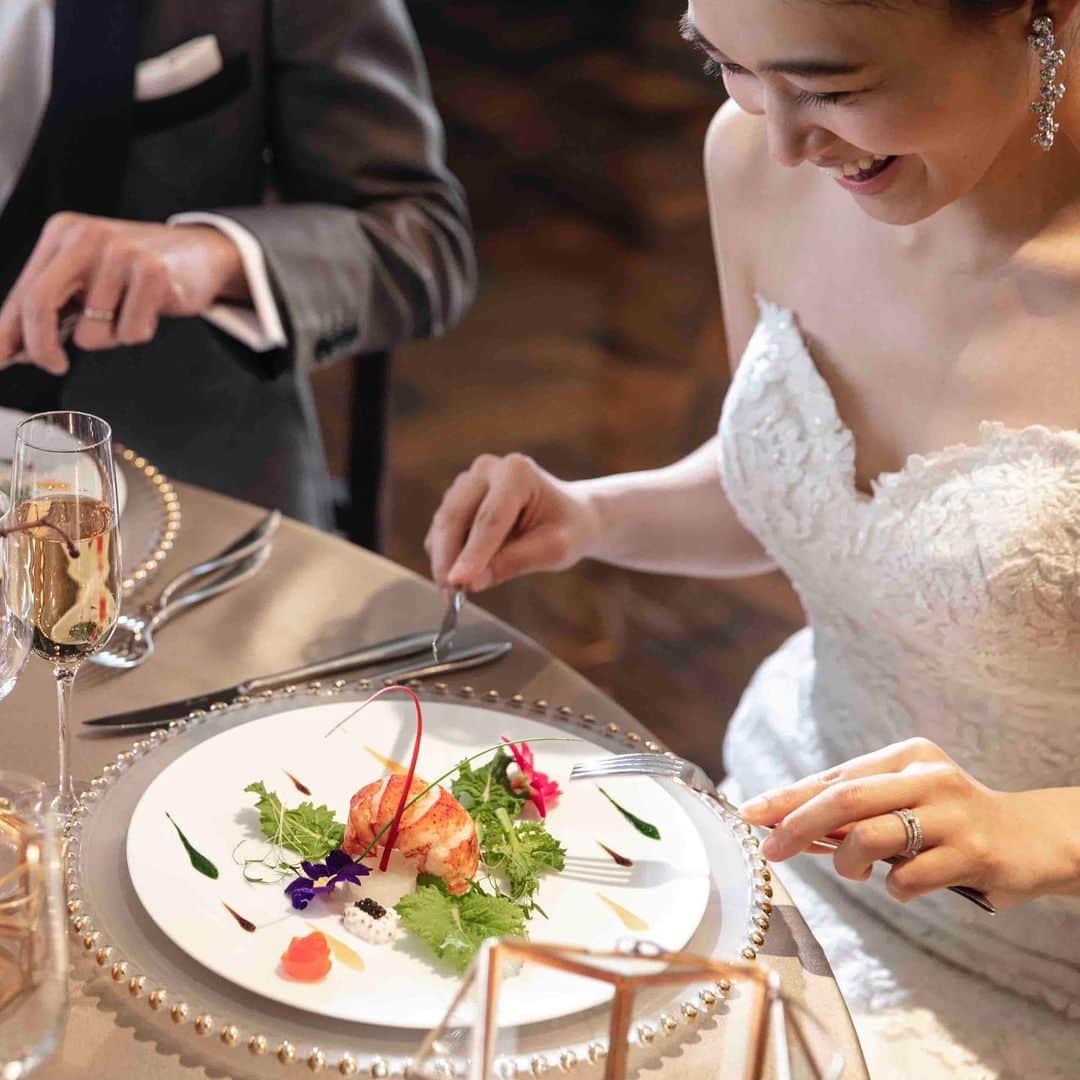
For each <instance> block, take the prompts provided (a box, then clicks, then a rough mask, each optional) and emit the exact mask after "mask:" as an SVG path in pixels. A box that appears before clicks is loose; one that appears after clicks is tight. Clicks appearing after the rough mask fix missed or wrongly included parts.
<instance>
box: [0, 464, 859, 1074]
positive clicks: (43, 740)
mask: <svg viewBox="0 0 1080 1080" xmlns="http://www.w3.org/2000/svg"><path fill="white" fill-rule="evenodd" d="M177 490H178V492H179V494H180V497H181V506H182V508H183V512H184V525H183V528H182V529H181V532H180V537H179V539H178V541H177V544H176V548H175V550H174V551H173V553H172V555H171V557H170V558H169V560H168V562H167V563H166V564H165V567H164V569H163V571H162V577H161V578H160V579H159V580H158V581H156V582H154V583H152V584H151V585H150V586H149V587H148V588H147V590H146V591H147V594H148V596H153V595H155V589H156V588H158V587H160V585H161V584H162V583H163V582H164V581H165V580H168V578H169V577H171V576H172V575H173V574H175V573H177V572H179V571H180V570H181V569H183V568H184V567H187V566H190V565H192V564H193V563H195V562H197V561H199V560H200V559H203V558H205V557H207V556H209V555H212V554H214V553H215V552H216V551H218V550H219V549H220V548H221V547H223V546H224V545H225V544H226V543H227V542H229V541H230V540H232V539H233V538H235V537H236V536H238V535H239V534H240V533H241V532H243V531H245V530H246V529H248V528H250V526H251V525H252V524H254V522H255V521H256V520H257V519H258V517H259V516H260V514H261V513H262V511H260V510H258V509H257V508H256V507H254V506H251V505H248V504H246V503H242V502H237V501H235V500H233V499H229V498H225V497H224V496H221V495H216V494H213V493H211V492H208V491H206V490H203V489H201V488H196V487H192V486H189V485H184V484H178V485H177ZM136 599H138V598H136ZM441 609H442V602H441V598H440V596H439V594H438V592H437V590H436V589H435V588H434V587H433V586H432V585H431V583H430V582H428V581H425V580H423V579H422V578H419V577H417V576H416V575H415V574H413V573H411V572H410V571H408V570H405V569H404V568H403V567H400V566H398V565H396V564H394V563H392V562H389V561H388V560H386V559H383V558H381V557H379V556H377V555H373V554H372V553H370V552H367V551H364V550H363V549H361V548H358V547H356V546H354V545H352V544H349V543H347V542H345V541H343V540H340V539H338V538H336V537H334V536H331V535H329V534H326V533H322V532H319V531H317V530H315V529H312V528H310V527H308V526H306V525H302V524H300V523H298V522H294V521H289V520H286V521H285V522H283V524H282V527H281V530H280V532H279V533H278V536H277V539H276V541H275V546H274V552H273V555H272V556H271V559H270V562H269V563H268V565H267V567H266V568H265V569H264V570H263V572H262V574H261V575H260V577H259V578H257V579H255V581H254V582H250V583H248V584H246V585H244V586H241V587H240V588H239V589H237V590H236V591H234V592H232V593H229V594H228V595H226V596H224V597H221V598H218V599H215V600H213V601H210V602H209V603H208V604H206V605H204V606H202V607H198V608H196V609H194V610H193V611H191V612H188V613H185V614H184V616H182V618H181V619H179V620H178V621H177V622H176V623H175V624H174V625H172V626H170V627H169V628H168V629H166V630H164V631H163V632H162V637H161V641H160V645H161V648H160V651H159V652H158V653H157V654H156V655H155V657H154V659H153V660H152V661H151V662H150V663H148V664H147V665H145V666H144V667H142V668H140V669H138V670H135V671H131V672H128V673H126V674H124V675H123V676H122V677H117V678H113V679H109V680H107V681H97V682H94V683H92V684H91V685H88V686H85V687H80V686H79V685H78V683H77V684H76V695H75V708H74V716H75V717H76V718H80V717H89V716H95V715H99V714H101V713H105V712H111V711H116V710H118V709H123V708H135V707H138V706H140V705H149V704H153V703H155V702H159V701H165V700H169V699H172V698H177V697H183V696H187V695H190V694H194V693H199V692H203V691H210V690H215V689H218V688H221V687H225V686H229V685H231V684H233V683H235V682H238V681H239V680H240V679H242V678H245V677H248V676H251V675H255V674H258V673H262V672H268V671H277V670H281V669H284V668H288V667H292V666H294V665H296V664H299V663H304V662H307V661H310V660H315V659H318V658H320V657H323V656H329V655H332V654H334V653H336V652H343V651H345V650H346V649H348V648H350V647H355V646H359V645H361V644H363V643H365V642H370V641H377V640H381V639H383V638H386V637H390V636H393V635H395V634H402V633H406V632H409V631H413V630H415V629H416V628H417V627H418V626H424V625H436V624H437V622H438V619H439V616H440V615H441ZM485 625H487V626H488V627H491V626H492V625H497V626H498V633H499V635H500V636H504V637H508V638H510V639H512V640H513V641H514V645H515V648H514V651H513V653H512V654H511V656H510V657H509V658H508V659H506V660H503V661H501V662H500V663H499V664H497V665H495V666H493V667H491V668H488V669H480V670H477V671H473V672H468V673H465V675H463V676H459V677H458V679H457V680H453V679H451V680H448V681H450V682H451V683H452V685H460V684H462V683H466V682H468V683H471V684H473V685H474V686H476V687H477V689H478V690H481V689H482V690H486V689H489V688H490V689H495V690H497V691H499V692H500V694H512V693H515V692H520V693H522V694H524V695H525V696H526V697H527V698H529V699H530V700H531V699H536V698H544V699H546V700H548V701H550V702H552V703H558V704H560V705H562V704H565V705H568V706H570V707H571V708H573V709H574V710H576V711H588V712H592V713H594V714H596V715H597V716H598V717H600V718H602V719H603V720H604V721H605V722H607V721H614V722H615V723H618V724H619V725H620V726H622V727H624V728H625V729H627V730H636V731H638V732H640V733H641V734H642V736H643V738H649V737H651V736H650V735H649V733H648V732H647V731H646V729H645V728H644V727H642V725H640V724H639V723H638V722H637V721H635V720H634V718H633V717H631V716H630V715H629V714H628V713H627V712H626V711H625V710H624V709H622V708H620V707H619V706H618V705H617V704H615V702H613V701H612V700H611V699H610V698H608V697H606V696H605V695H604V694H602V693H601V692H600V691H599V690H597V689H596V688H595V687H593V686H592V685H591V684H590V683H588V682H587V681H586V680H585V679H584V678H582V677H581V676H580V675H578V674H576V673H575V672H574V671H573V670H572V669H571V668H569V667H567V666H566V665H565V664H563V663H561V662H560V661H558V660H556V659H554V658H553V657H552V656H550V655H549V654H548V653H546V652H545V651H544V650H543V649H541V648H540V647H539V646H538V645H537V644H536V643H535V642H533V641H531V640H530V639H528V638H527V637H525V636H523V635H522V634H519V633H516V632H515V631H514V630H513V629H512V628H510V627H507V626H506V625H504V624H502V623H496V620H494V619H493V618H491V617H490V616H488V615H485V614H484V613H483V612H482V611H481V610H479V609H478V608H476V607H475V606H474V605H469V607H468V608H467V609H466V612H465V614H464V615H463V617H462V623H461V630H460V631H459V642H460V643H462V644H465V643H468V642H469V641H470V637H471V634H470V631H471V632H472V634H476V631H477V629H478V628H482V627H484V626H485ZM476 636H479V635H478V634H477V635H476ZM54 697H55V692H54V688H53V680H52V676H51V674H50V672H49V670H48V668H47V666H46V665H45V664H44V663H42V662H41V661H40V660H37V659H36V658H32V659H31V661H30V663H29V664H28V665H27V669H26V671H25V673H24V674H23V676H22V678H21V679H20V680H19V683H18V685H17V687H16V689H15V690H14V692H13V693H12V694H11V695H10V696H9V697H8V698H7V699H6V700H5V701H3V702H0V732H2V740H3V746H4V755H3V764H4V766H5V767H8V768H13V769H18V770H20V771H23V772H28V773H31V774H32V775H36V776H40V777H42V778H45V779H49V778H52V777H53V775H54V772H55V767H56V756H55V755H56V746H55V730H56V713H55V700H54ZM133 738H134V736H132V735H130V734H126V735H106V736H99V735H96V734H95V735H90V734H88V733H86V732H85V731H83V730H81V729H80V728H79V726H78V723H77V722H76V725H75V737H74V740H73V750H72V757H73V770H74V774H75V775H76V776H79V777H89V776H93V775H97V774H99V773H100V771H101V768H102V766H103V765H104V764H105V763H106V762H107V761H109V760H111V759H113V758H114V757H115V756H116V754H117V752H118V751H120V750H122V749H125V748H126V746H127V745H128V744H130V742H131V741H132V739H133ZM774 904H775V913H774V915H773V919H772V927H771V929H770V931H769V934H768V937H767V939H766V947H765V949H764V951H763V954H762V955H763V956H764V957H765V958H766V962H767V963H769V964H770V965H771V966H773V967H774V968H775V969H776V970H778V971H779V972H780V974H781V976H782V978H783V980H784V984H785V986H786V988H787V990H788V992H789V993H791V994H793V995H795V997H796V998H797V999H799V1000H801V1001H804V1002H805V1003H806V1004H807V1005H808V1006H809V1007H810V1008H811V1010H812V1011H813V1012H814V1013H816V1014H817V1015H818V1016H819V1017H820V1018H822V1019H823V1020H824V1021H825V1022H826V1024H827V1025H828V1026H829V1028H830V1030H831V1032H832V1034H833V1037H834V1039H835V1041H836V1043H837V1045H838V1046H839V1048H840V1049H841V1051H842V1052H843V1054H844V1057H845V1060H846V1061H847V1063H848V1067H847V1071H846V1072H845V1076H846V1077H850V1078H852V1080H863V1078H865V1077H866V1076H867V1072H866V1067H865V1064H864V1063H863V1059H862V1054H861V1052H860V1050H859V1046H858V1041H857V1038H856V1036H855V1031H854V1028H853V1026H852V1023H851V1019H850V1017H849V1016H848V1013H847V1010H846V1008H845V1006H844V1003H843V1000H842V999H841V997H840V994H839V991H838V989H837V987H836V984H835V982H834V981H833V979H832V975H831V972H830V970H829V966H828V962H827V961H826V959H825V956H824V954H823V953H822V951H821V949H820V947H819V946H818V944H817V942H816V941H815V940H814V938H813V935H812V934H811V933H810V931H809V929H808V928H807V926H806V924H805V922H804V921H803V919H802V917H801V916H800V915H799V913H798V911H797V910H796V909H795V908H794V906H793V905H792V903H791V901H790V898H789V897H788V896H787V894H786V892H785V891H784V889H783V886H782V884H780V883H779V882H777V892H776V895H775V897H774ZM649 1074H650V1076H653V1077H655V1078H656V1080H667V1078H675V1077H677V1078H679V1080H699V1078H700V1080H705V1078H707V1077H708V1078H711V1077H712V1076H713V1065H712V1063H711V1057H710V1047H709V1039H708V1034H707V1033H703V1037H702V1038H701V1039H700V1040H697V1041H694V1042H691V1043H688V1044H686V1045H684V1046H682V1047H681V1048H680V1050H679V1054H678V1057H677V1058H675V1059H673V1060H668V1061H666V1062H665V1064H664V1065H663V1066H662V1068H660V1069H655V1070H654V1069H650V1070H649ZM36 1075H39V1076H40V1077H41V1078H42V1080H85V1078H86V1077H100V1078H103V1080H113V1078H120V1077H139V1078H141V1080H195V1078H196V1077H199V1076H208V1075H210V1074H209V1073H208V1072H207V1071H206V1070H204V1069H202V1068H201V1067H199V1066H197V1065H194V1064H192V1063H191V1062H190V1061H184V1060H181V1059H179V1058H177V1057H176V1056H167V1055H165V1054H162V1053H160V1052H159V1051H158V1050H157V1049H156V1047H155V1045H154V1043H153V1042H152V1041H151V1040H148V1039H147V1038H146V1036H145V1034H141V1033H140V1031H139V1029H138V1026H137V1024H134V1023H133V1021H132V1020H131V1019H130V1018H129V1017H118V1016H116V1015H115V1014H114V1013H113V1012H111V1011H106V1010H105V1009H103V1008H100V1007H99V1005H98V1002H97V999H96V998H93V997H91V996H89V995H87V994H85V993H83V992H82V991H81V989H80V987H79V986H77V985H76V986H73V988H72V1001H71V1010H70V1015H69V1018H68V1024H67V1031H66V1034H65V1038H64V1042H63V1044H62V1046H61V1048H60V1050H59V1051H58V1052H57V1054H56V1055H55V1056H54V1057H53V1059H52V1060H51V1061H50V1062H49V1064H48V1065H47V1066H46V1067H45V1068H44V1069H43V1070H42V1071H41V1072H40V1073H38V1074H36ZM213 1075H215V1076H220V1075H221V1074H220V1073H217V1072H215V1073H214V1074H213Z"/></svg>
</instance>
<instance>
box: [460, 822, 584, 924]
mask: <svg viewBox="0 0 1080 1080" xmlns="http://www.w3.org/2000/svg"><path fill="white" fill-rule="evenodd" d="M480 846H481V853H482V855H483V858H484V863H485V865H486V866H487V868H488V870H490V871H493V872H494V873H496V874H499V875H500V876H501V877H503V878H505V879H506V883H507V885H508V886H509V890H510V898H511V899H512V900H515V901H517V902H519V903H520V902H521V901H526V902H528V901H531V900H532V898H533V896H534V895H535V893H536V892H537V890H538V889H539V888H540V875H541V874H543V873H544V872H545V871H547V870H562V869H563V868H564V867H565V865H566V851H565V849H564V848H563V846H562V844H560V843H559V841H558V840H556V839H555V837H554V836H552V835H551V833H549V832H548V831H547V829H546V828H545V827H544V826H543V825H542V824H541V823H540V822H538V821H520V822H517V823H516V824H515V823H514V822H512V821H511V820H510V815H509V814H508V813H507V812H506V811H505V810H504V809H501V808H500V809H499V810H497V811H496V812H495V820H494V822H490V823H485V824H484V828H483V836H482V838H481V845H480Z"/></svg>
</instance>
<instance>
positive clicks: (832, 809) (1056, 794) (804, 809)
mask: <svg viewBox="0 0 1080 1080" xmlns="http://www.w3.org/2000/svg"><path fill="white" fill-rule="evenodd" d="M901 808H906V809H909V810H911V811H912V812H913V813H914V814H915V815H916V816H917V817H918V819H919V823H920V824H921V825H922V829H923V837H924V843H923V848H922V851H921V853H920V854H918V855H916V856H914V857H913V858H910V859H906V860H904V861H903V862H901V863H898V864H897V865H895V866H894V867H893V868H892V870H891V871H890V873H889V875H888V877H887V879H886V887H887V888H888V890H889V892H890V893H891V894H892V895H893V896H894V897H895V898H896V899H897V900H901V901H905V902H906V901H908V900H912V899H914V898H915V897H916V896H921V895H923V894H924V893H928V892H933V891H934V890H936V889H943V888H945V887H946V886H949V885H971V886H974V887H975V888H977V889H981V890H982V891H983V892H984V893H986V894H987V896H988V897H989V899H990V900H991V902H992V903H993V904H994V906H995V907H998V908H1005V907H1009V906H1012V905H1015V904H1018V903H1021V902H1023V901H1025V900H1030V899H1033V898H1034V897H1037V896H1042V895H1046V894H1048V893H1076V892H1080V788H1055V789H1049V790H1041V791H1019V792H1008V791H993V790H991V789H990V788H988V787H986V786H985V785H984V784H981V783H979V781H978V780H976V779H974V778H973V777H971V776H969V775H968V773H966V772H965V771H964V770H963V769H962V768H960V766H959V765H957V764H956V762H955V761H953V760H952V758H950V757H949V755H948V754H946V753H945V751H944V750H942V749H941V748H940V747H939V746H937V745H935V744H934V743H932V742H930V741H929V740H928V739H921V738H917V739H909V740H908V741H906V742H902V743H895V744H894V745H892V746H887V747H885V749H883V750H878V751H876V752H874V753H872V754H866V755H865V756H863V757H858V758H852V760H850V761H848V762H845V763H844V764H843V765H838V766H837V767H836V768H834V769H829V770H828V771H827V772H824V773H819V774H817V775H814V776H809V777H806V778H805V779H804V780H800V781H799V782H798V783H795V784H792V785H791V786H790V787H786V788H780V789H777V790H775V791H771V792H768V793H766V794H764V795H762V796H760V797H759V798H756V799H751V800H750V801H749V802H747V803H745V804H744V805H743V806H742V807H741V808H740V810H741V813H742V814H743V816H744V817H745V818H746V820H747V821H749V822H751V823H753V824H757V825H772V824H775V823H777V822H779V823H780V824H779V825H778V826H777V828H775V829H774V830H773V832H772V833H771V834H770V835H769V836H768V837H767V838H766V840H765V842H764V844H763V845H762V854H763V855H764V856H765V857H766V858H767V859H772V860H773V861H775V862H779V861H782V860H784V859H787V858H790V857H791V856H792V855H795V854H797V853H799V852H801V851H804V850H806V848H807V847H808V846H809V845H810V843H811V842H812V841H813V840H815V839H819V838H821V837H823V836H828V835H830V834H834V835H835V836H836V838H840V837H841V836H842V837H843V841H842V843H841V844H840V847H839V849H838V850H837V851H836V853H835V855H834V856H833V860H834V862H835V864H836V869H837V871H838V872H839V873H840V874H841V875H842V876H843V877H846V878H850V879H852V880H853V881H865V880H866V879H867V878H869V877H870V873H871V867H872V866H873V864H874V862H875V861H877V860H878V859H886V858H889V857H890V856H892V855H900V854H902V853H903V852H904V850H905V848H906V847H907V833H906V831H905V828H904V823H903V821H902V820H901V819H900V817H899V816H897V815H896V814H895V813H894V812H893V811H895V810H899V809H901Z"/></svg>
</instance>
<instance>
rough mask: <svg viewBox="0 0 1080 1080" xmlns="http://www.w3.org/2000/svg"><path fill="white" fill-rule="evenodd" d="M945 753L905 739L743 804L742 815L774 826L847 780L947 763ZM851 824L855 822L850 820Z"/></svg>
mask: <svg viewBox="0 0 1080 1080" xmlns="http://www.w3.org/2000/svg"><path fill="white" fill-rule="evenodd" d="M946 759H947V755H946V754H945V752H944V751H943V750H942V749H940V747H938V746H936V745H935V744H934V743H932V742H930V740H929V739H922V738H916V739H905V740H904V741H903V742H899V743H893V744H892V745H891V746H886V747H883V748H882V749H881V750H874V751H873V752H872V753H869V754H863V755H861V756H860V757H855V758H852V759H851V760H850V761H845V762H844V763H843V764H842V765H837V766H835V767H833V768H831V769H827V770H826V771H825V772H821V773H814V774H812V775H811V776H807V777H804V778H803V779H802V780H797V781H796V782H795V783H794V784H789V785H788V786H787V787H783V788H775V789H774V790H773V791H767V792H765V793H764V794H763V795H759V796H757V797H756V798H754V799H750V800H749V801H748V802H745V803H743V804H742V806H740V807H739V813H740V814H741V815H742V816H743V817H744V818H746V820H747V821H749V822H751V823H752V824H754V825H772V824H773V823H774V822H777V821H779V820H780V819H781V818H783V817H786V816H787V815H788V814H790V813H791V812H792V811H793V810H795V809H796V808H797V807H799V806H802V804H803V803H805V802H807V801H808V800H809V799H812V798H814V797H815V796H817V795H820V794H821V793H822V792H823V791H825V790H826V789H828V788H829V787H831V786H833V785H834V784H837V783H840V782H841V781H844V780H857V779H860V778H861V777H866V776H875V775H877V774H880V773H897V772H899V771H900V770H901V769H903V768H906V767H907V766H909V765H914V764H916V763H918V762H933V761H944V760H946ZM848 820H849V821H851V820H854V819H853V818H849V819H848Z"/></svg>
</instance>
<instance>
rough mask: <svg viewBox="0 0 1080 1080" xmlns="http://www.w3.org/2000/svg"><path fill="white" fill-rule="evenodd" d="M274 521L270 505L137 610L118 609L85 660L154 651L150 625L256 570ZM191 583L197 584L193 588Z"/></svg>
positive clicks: (116, 661)
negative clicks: (101, 643) (110, 628)
mask: <svg viewBox="0 0 1080 1080" xmlns="http://www.w3.org/2000/svg"><path fill="white" fill-rule="evenodd" d="M280 524H281V513H280V512H279V511H277V510H274V511H271V512H270V513H269V514H267V515H266V517H264V518H262V519H261V520H260V521H259V522H258V524H257V525H255V527H254V528H252V529H250V530H249V531H248V532H246V533H244V535H243V536H241V537H240V538H239V539H237V540H235V541H234V542H233V543H232V544H230V545H229V546H228V547H227V548H225V549H224V550H223V551H220V552H219V553H218V554H217V555H215V556H214V557H213V558H211V559H207V560H206V561H205V562H201V563H198V564H197V565H196V566H192V567H190V568H189V569H187V570H185V571H183V572H182V573H180V574H178V575H177V576H176V577H175V578H173V580H172V581H170V582H169V583H168V584H167V585H166V586H165V588H164V589H162V590H161V594H160V596H158V598H157V600H155V601H154V602H153V603H152V604H149V605H147V606H146V607H145V608H144V609H143V611H142V614H141V616H136V615H121V616H120V617H119V618H118V619H117V620H116V630H115V631H114V632H113V636H112V639H111V640H110V641H109V644H108V647H107V648H104V649H101V650H100V651H99V652H96V653H94V654H93V655H91V657H90V660H91V662H92V663H93V664H96V665H97V667H98V668H111V669H113V670H124V671H127V670H130V669H131V668H134V667H138V666H139V665H140V664H142V663H145V662H146V661H147V660H149V659H150V656H151V655H152V654H153V652H154V639H153V634H154V631H155V630H159V629H160V628H161V627H162V626H164V625H165V623H166V622H168V621H169V620H171V619H172V618H173V617H174V616H175V615H179V614H180V612H181V611H184V610H186V609H187V608H189V607H193V606H194V605H195V604H198V603H201V602H202V601H203V600H209V599H210V597H212V596H217V595H218V594H219V593H222V592H227V591H228V590H229V589H231V588H233V587H235V586H236V585H239V584H240V583H241V582H243V581H246V580H247V579H248V578H249V577H251V576H252V575H254V574H255V573H257V572H258V571H259V569H260V568H261V567H262V565H263V563H264V562H265V561H266V558H267V557H268V555H269V553H270V545H271V541H272V540H273V537H274V534H275V533H276V532H277V529H278V526H279V525H280ZM200 583H202V584H200ZM197 584H199V585H200V587H199V588H197V589H193V588H192V586H194V585H197ZM178 594H179V595H178Z"/></svg>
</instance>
